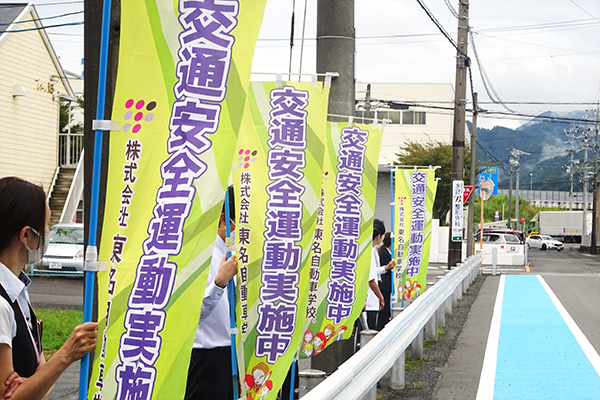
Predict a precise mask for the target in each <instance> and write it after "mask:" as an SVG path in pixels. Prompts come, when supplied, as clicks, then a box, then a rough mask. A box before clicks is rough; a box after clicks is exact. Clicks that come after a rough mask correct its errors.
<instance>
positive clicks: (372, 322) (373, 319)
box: [367, 311, 379, 331]
mask: <svg viewBox="0 0 600 400" xmlns="http://www.w3.org/2000/svg"><path fill="white" fill-rule="evenodd" d="M378 316H379V311H367V324H368V325H369V329H372V330H374V331H376V330H377V317H378Z"/></svg>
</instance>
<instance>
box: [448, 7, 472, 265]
mask: <svg viewBox="0 0 600 400" xmlns="http://www.w3.org/2000/svg"><path fill="white" fill-rule="evenodd" d="M468 30H469V0H459V6H458V37H457V41H456V42H457V45H458V51H457V54H456V81H455V85H454V86H455V88H454V90H455V92H454V130H453V136H452V173H451V180H452V181H454V180H462V179H463V177H464V167H465V108H466V103H467V67H468V58H467V47H468ZM449 200H450V202H451V203H452V196H450V199H449ZM453 220H454V210H452V209H450V221H453ZM448 236H449V237H448V269H450V268H452V267H454V266H456V264H458V263H459V262H461V261H462V242H454V241H452V235H448Z"/></svg>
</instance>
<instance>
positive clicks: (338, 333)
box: [333, 325, 348, 342]
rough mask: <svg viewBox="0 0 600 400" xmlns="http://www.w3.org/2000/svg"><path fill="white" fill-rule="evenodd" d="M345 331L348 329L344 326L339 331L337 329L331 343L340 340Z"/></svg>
mask: <svg viewBox="0 0 600 400" xmlns="http://www.w3.org/2000/svg"><path fill="white" fill-rule="evenodd" d="M346 329H348V327H347V326H346V325H344V326H342V327H341V328H340V329H338V330H337V332H336V335H335V339H334V340H333V341H334V342H337V341H338V340H342V339H343V336H344V333H345V332H346Z"/></svg>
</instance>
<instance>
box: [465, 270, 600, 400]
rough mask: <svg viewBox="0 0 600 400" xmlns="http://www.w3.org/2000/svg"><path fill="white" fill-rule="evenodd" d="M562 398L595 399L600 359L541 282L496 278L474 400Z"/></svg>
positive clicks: (598, 391)
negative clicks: (489, 321)
mask: <svg viewBox="0 0 600 400" xmlns="http://www.w3.org/2000/svg"><path fill="white" fill-rule="evenodd" d="M567 398H572V399H599V398H600V356H598V353H597V352H596V351H595V349H594V348H593V347H592V345H591V344H590V342H589V341H588V340H587V338H586V337H585V335H584V334H583V332H581V330H580V329H579V327H578V326H577V324H576V323H575V321H574V320H573V319H572V318H571V316H570V315H569V313H568V312H567V311H566V309H565V308H564V306H563V305H562V304H561V303H560V301H559V300H558V298H557V297H556V295H555V294H554V293H553V292H552V290H551V289H550V287H549V286H548V284H547V283H546V282H545V281H544V279H543V278H542V277H541V276H537V275H533V276H531V275H521V276H516V275H512V276H510V275H509V276H504V275H503V276H501V278H500V286H499V287H498V294H497V296H496V304H495V306H494V313H493V316H492V323H491V326H490V333H489V336H488V344H487V348H486V351H485V357H484V362H483V368H482V371H481V377H480V381H479V387H478V391H477V400H491V399H496V400H500V399H507V400H508V399H523V400H526V399H567Z"/></svg>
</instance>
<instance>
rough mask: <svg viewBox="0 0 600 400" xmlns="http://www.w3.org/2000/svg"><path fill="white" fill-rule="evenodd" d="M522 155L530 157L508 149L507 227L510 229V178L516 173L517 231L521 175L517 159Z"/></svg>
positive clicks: (524, 153) (517, 225) (525, 153)
mask: <svg viewBox="0 0 600 400" xmlns="http://www.w3.org/2000/svg"><path fill="white" fill-rule="evenodd" d="M522 155H527V156H528V155H530V154H529V153H527V152H524V151H522V150H517V149H515V148H512V147H511V148H510V156H509V157H510V158H509V164H510V187H509V190H508V226H509V228H511V229H512V218H511V215H510V212H511V210H510V208H511V204H510V203H511V191H512V176H513V172H514V171H516V173H517V185H516V188H515V197H516V199H515V213H516V216H515V219H516V228H517V229H518V227H519V175H520V174H521V166H520V163H519V159H520V158H521V156H522Z"/></svg>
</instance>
